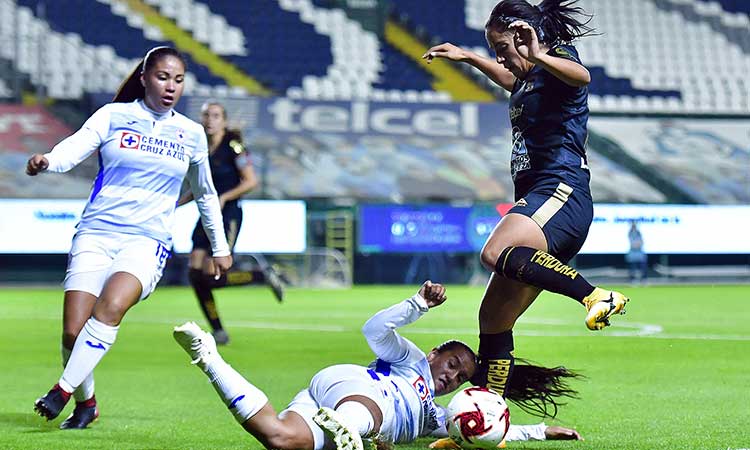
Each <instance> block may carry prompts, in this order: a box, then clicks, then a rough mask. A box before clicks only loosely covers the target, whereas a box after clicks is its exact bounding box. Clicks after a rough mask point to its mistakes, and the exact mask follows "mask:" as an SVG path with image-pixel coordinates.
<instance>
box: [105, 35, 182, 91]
mask: <svg viewBox="0 0 750 450" xmlns="http://www.w3.org/2000/svg"><path fill="white" fill-rule="evenodd" d="M165 56H174V57H175V58H177V59H179V60H180V61H181V62H182V66H183V67H184V68H185V70H187V61H186V60H185V57H184V56H182V54H181V53H180V52H178V51H177V50H175V49H174V48H172V47H154V48H152V49H151V50H149V51H148V52H146V56H144V57H143V60H142V61H141V62H139V63H138V65H137V66H136V67H135V68H134V69H133V71H132V72H130V75H128V77H127V78H125V80H124V81H123V82H122V83H121V84H120V87H119V88H117V93H116V94H115V98H113V99H112V102H113V103H129V102H132V101H133V100H136V99H139V98H143V97H145V95H146V88H145V87H143V84H141V74H144V73H146V72H148V71H149V70H150V69H151V68H153V67H154V65H155V64H156V63H157V62H158V61H160V60H161V59H162V58H164V57H165Z"/></svg>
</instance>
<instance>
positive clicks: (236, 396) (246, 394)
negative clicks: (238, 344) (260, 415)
mask: <svg viewBox="0 0 750 450" xmlns="http://www.w3.org/2000/svg"><path fill="white" fill-rule="evenodd" d="M203 370H204V371H205V372H206V375H208V379H209V380H210V381H211V384H212V385H213V386H214V389H216V392H217V393H218V394H219V397H221V399H222V400H223V401H224V404H225V405H227V408H229V411H230V412H231V413H232V415H233V416H234V419H235V420H236V421H237V422H238V423H240V424H243V423H245V422H246V421H247V419H249V418H251V417H252V416H254V415H255V414H256V413H257V412H258V411H260V409H261V408H262V407H263V406H264V405H265V404H266V403H268V397H266V394H264V393H263V391H261V390H260V389H258V388H257V387H255V386H253V385H252V384H250V382H249V381H247V380H246V379H245V378H244V377H243V376H242V375H240V374H239V372H237V371H236V370H234V369H233V368H232V366H230V365H229V364H227V363H226V362H225V361H224V360H223V359H221V357H220V356H219V355H216V358H214V359H213V360H212V361H211V362H210V363H209V364H208V365H206V367H205V368H204V369H203Z"/></svg>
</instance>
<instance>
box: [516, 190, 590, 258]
mask: <svg viewBox="0 0 750 450" xmlns="http://www.w3.org/2000/svg"><path fill="white" fill-rule="evenodd" d="M509 213H517V214H523V215H524V216H527V217H530V218H531V219H532V220H533V221H534V222H536V224H537V225H539V227H540V228H541V229H542V232H544V237H545V238H546V239H547V252H548V253H549V254H550V255H552V256H554V257H555V258H557V259H559V260H560V261H562V262H563V263H567V262H568V261H570V260H571V259H572V258H573V257H574V256H575V255H576V254H578V252H579V251H580V250H581V247H583V243H584V242H585V241H586V236H588V234H589V227H590V226H591V221H592V220H593V219H594V204H593V201H592V200H591V194H590V193H589V192H588V191H584V190H580V189H574V188H572V187H570V186H568V185H567V184H565V183H557V182H555V183H554V184H546V185H542V186H536V187H534V188H533V189H531V191H529V192H528V193H527V194H526V195H524V196H523V198H521V199H520V200H518V201H517V202H516V204H515V205H514V206H513V208H511V209H510V211H509Z"/></svg>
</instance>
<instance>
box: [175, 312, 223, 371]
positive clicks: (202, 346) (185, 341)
mask: <svg viewBox="0 0 750 450" xmlns="http://www.w3.org/2000/svg"><path fill="white" fill-rule="evenodd" d="M172 336H173V337H174V340H175V341H177V343H178V344H180V347H182V348H183V350H185V351H186V352H187V354H188V355H190V358H191V359H192V361H190V363H191V364H197V365H198V367H200V368H202V369H203V368H205V367H206V366H207V365H208V363H209V362H210V361H211V360H212V359H213V358H215V357H216V356H218V354H219V352H218V351H217V350H216V341H215V340H214V337H213V336H211V333H206V332H205V331H203V330H202V329H201V327H199V326H198V324H196V323H195V322H186V323H184V324H182V325H180V326H179V327H174V331H173V332H172Z"/></svg>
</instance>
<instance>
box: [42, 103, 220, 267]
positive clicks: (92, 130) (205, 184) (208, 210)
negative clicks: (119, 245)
mask: <svg viewBox="0 0 750 450" xmlns="http://www.w3.org/2000/svg"><path fill="white" fill-rule="evenodd" d="M97 149H98V150H99V152H98V156H99V173H98V175H97V177H96V180H95V181H94V186H93V188H92V190H91V196H90V198H89V202H88V204H87V205H86V208H85V209H84V211H83V214H82V216H81V221H80V222H79V223H78V225H77V227H78V229H79V230H82V231H83V230H101V231H107V232H115V233H126V234H137V235H141V236H148V237H151V238H153V239H155V240H157V241H159V242H161V243H163V244H164V245H165V246H166V247H167V248H170V247H171V242H172V236H171V230H172V225H173V222H174V210H175V207H176V204H177V200H178V197H179V195H180V188H181V186H182V181H183V179H184V178H185V175H186V174H187V176H188V181H189V182H190V186H191V189H192V191H193V197H194V198H195V200H196V203H197V205H198V209H199V211H200V213H201V217H202V220H203V226H204V228H205V229H206V232H207V235H208V237H209V240H210V241H211V248H212V250H213V255H214V256H227V255H229V254H230V252H229V246H228V245H227V242H226V236H225V234H224V227H223V225H222V217H221V210H220V206H219V201H218V197H217V195H216V190H215V189H214V185H213V182H212V180H211V171H210V166H209V161H208V145H207V142H206V135H205V132H204V131H203V127H201V126H200V125H199V124H198V123H196V122H194V121H192V120H190V119H188V118H187V117H185V116H183V115H182V114H180V113H178V112H176V111H174V110H169V111H167V112H166V113H163V114H159V113H156V112H154V111H152V110H150V109H149V108H147V107H146V106H145V104H144V103H143V101H142V100H136V101H134V102H132V103H110V104H107V105H104V106H103V107H101V108H100V109H99V110H98V111H96V112H95V113H94V114H93V115H92V116H91V117H90V118H89V119H88V120H87V121H86V123H84V124H83V127H81V129H80V130H78V131H77V132H76V133H75V134H73V135H72V136H70V137H68V138H66V139H65V140H63V141H62V142H60V143H59V144H57V145H56V146H55V148H53V149H52V151H51V152H49V153H47V154H46V155H44V156H45V157H46V158H47V161H48V162H49V167H48V168H47V170H48V171H50V172H67V171H68V170H70V169H72V168H73V167H75V166H76V165H78V164H79V163H80V162H81V161H83V160H84V159H86V158H87V157H88V156H89V155H91V153H93V152H94V151H96V150H97Z"/></svg>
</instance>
